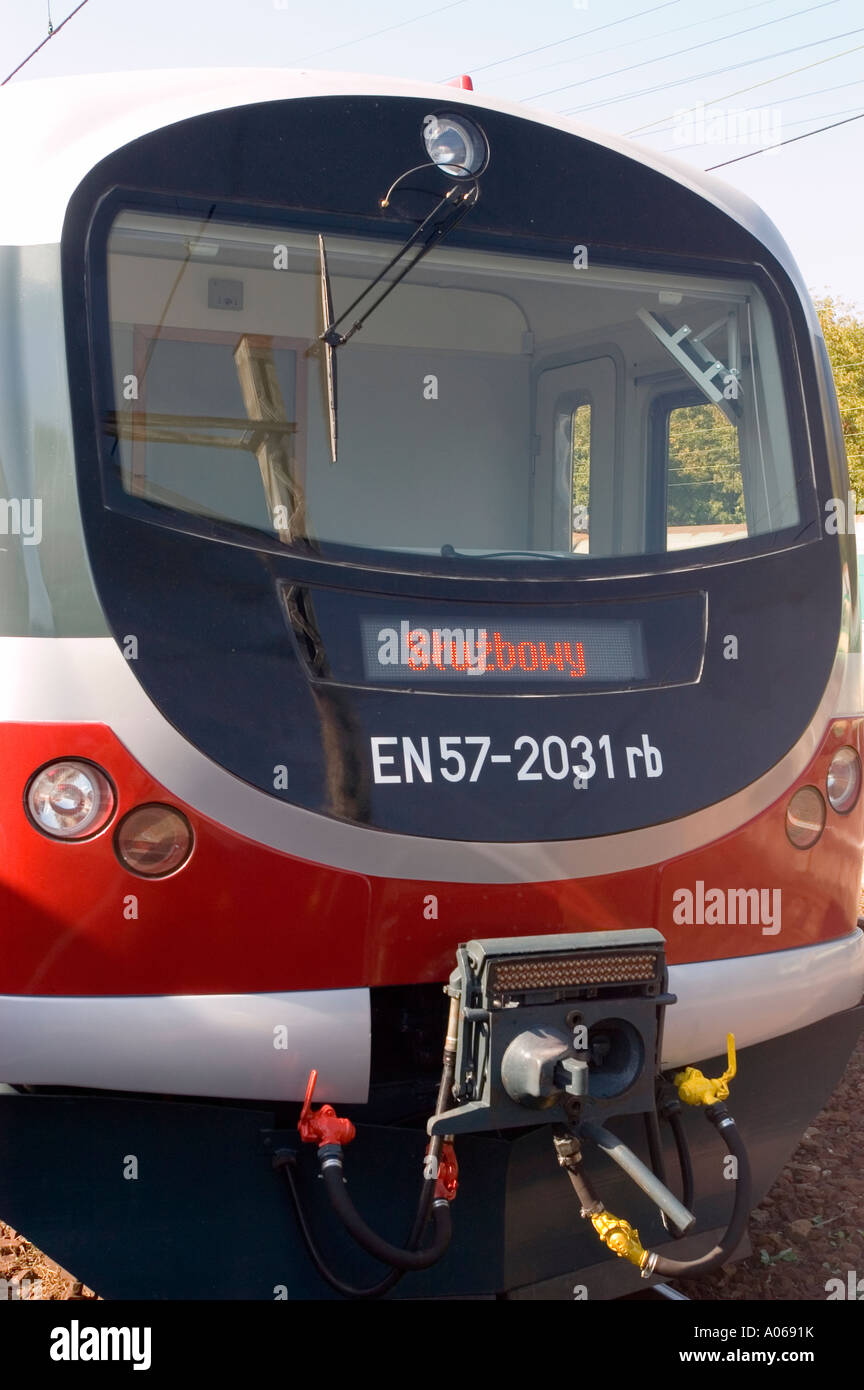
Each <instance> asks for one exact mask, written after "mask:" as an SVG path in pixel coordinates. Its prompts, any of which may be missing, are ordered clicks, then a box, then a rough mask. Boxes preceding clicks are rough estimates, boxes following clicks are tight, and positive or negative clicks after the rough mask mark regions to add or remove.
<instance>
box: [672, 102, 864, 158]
mask: <svg viewBox="0 0 864 1390" xmlns="http://www.w3.org/2000/svg"><path fill="white" fill-rule="evenodd" d="M859 105H860V103H859ZM770 109H771V108H770V107H767V106H762V107H755V108H754V109H753V110H752V111H749V112H747V115H748V117H749V116H756V115H758V114H760V113H761V112H762V111H769V110H770ZM857 110H858V106H844V107H843V109H842V111H823V112H821V113H820V114H819V115H815V114H814V115H812V116H802V117H801V119H800V121H785V122H783V123H782V124H783V126H784V129H786V130H793V129H794V128H795V126H796V125H807V123H808V122H809V121H827V120H829V119H830V117H831V116H845V115H847V114H848V112H850V111H857ZM715 119H718V120H723V119H724V117H722V116H719V117H716V118H715ZM779 124H780V122H778V125H779ZM763 133H764V132H763ZM778 133H779V132H778ZM809 133H811V134H812V132H809ZM729 143H730V141H728V140H688V141H687V144H686V145H670V146H668V147H667V148H666V149H662V150H658V151H657V153H658V154H676V153H677V151H678V150H696V149H701V148H702V146H703V145H726V144H729ZM781 143H782V142H781V141H780V140H775V142H774V144H773V145H771V146H766V148H770V149H772V150H776V149H777V147H778V146H779V145H780V144H781ZM753 153H754V154H756V153H757V151H756V150H754V151H753Z"/></svg>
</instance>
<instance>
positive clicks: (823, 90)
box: [651, 77, 864, 136]
mask: <svg viewBox="0 0 864 1390" xmlns="http://www.w3.org/2000/svg"><path fill="white" fill-rule="evenodd" d="M772 81H774V82H779V81H780V79H779V77H778V78H772ZM862 82H864V77H855V78H853V79H852V81H851V82H838V83H837V85H836V86H835V87H820V88H819V89H818V91H815V92H799V93H798V94H797V96H794V97H782V98H781V100H782V102H783V104H784V106H791V104H792V102H793V101H806V100H807V98H808V97H824V96H826V95H827V94H828V92H841V91H842V90H843V88H844V87H860V86H861V83H862ZM759 85H760V86H761V85H762V84H761V83H760V84H759ZM723 100H724V98H723V97H715V99H714V101H709V102H708V103H707V105H708V106H715V105H716V104H717V102H718V101H723ZM697 109H698V108H697V107H691V108H690V110H691V111H694V110H697ZM756 109H757V110H763V109H764V108H760V107H757V108H756ZM851 109H852V108H851V106H850V107H849V110H850V111H851ZM681 114H682V115H686V114H687V113H686V112H682V113H681ZM829 114H830V115H832V116H833V115H835V114H836V113H835V112H833V111H832V112H830V113H829ZM812 119H813V120H818V119H819V117H818V116H814V117H813V118H812ZM677 129H678V127H677V126H674V125H666V126H663V128H662V130H652V131H651V134H652V136H653V135H668V134H669V132H670V131H672V130H677Z"/></svg>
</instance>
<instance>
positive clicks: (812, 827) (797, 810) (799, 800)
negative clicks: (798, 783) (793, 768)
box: [786, 787, 825, 849]
mask: <svg viewBox="0 0 864 1390" xmlns="http://www.w3.org/2000/svg"><path fill="white" fill-rule="evenodd" d="M824 829H825V802H824V801H823V800H822V794H821V792H819V791H818V790H817V788H816V787H799V788H798V791H797V792H796V793H795V795H794V796H793V797H792V800H791V801H790V802H789V805H788V806H787V807H786V834H787V835H788V836H789V839H790V840H791V841H792V844H793V845H794V846H795V848H796V849H810V847H811V846H812V845H815V843H816V841H817V840H818V839H819V836H820V835H821V834H822V831H823V830H824Z"/></svg>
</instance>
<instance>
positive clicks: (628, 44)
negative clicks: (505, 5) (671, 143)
mask: <svg viewBox="0 0 864 1390" xmlns="http://www.w3.org/2000/svg"><path fill="white" fill-rule="evenodd" d="M779 3H780V0H759V4H758V5H742V6H740V8H739V9H737V10H726V11H724V12H723V13H722V14H714V15H707V16H706V17H705V18H703V19H697V20H694V21H693V23H692V24H676V25H675V27H674V28H673V29H661V31H660V33H659V34H640V36H639V37H638V38H636V39H625V40H624V42H623V43H615V44H612V46H611V48H595V49H593V50H592V52H591V53H580V54H579V58H578V60H577V59H576V58H556V59H555V61H554V63H540V64H538V66H537V67H533V68H522V69H520V71H519V72H512V73H508V75H507V78H508V80H510V79H512V78H514V77H530V76H531V73H532V72H548V71H549V69H550V68H562V67H566V66H567V65H568V64H570V63H575V62H577V61H579V62H581V61H582V60H583V59H585V58H603V57H605V55H606V54H607V53H619V52H620V51H621V49H622V48H632V47H633V45H634V43H641V44H646V43H652V42H653V41H654V39H665V38H666V37H667V36H668V35H669V34H685V33H686V32H687V30H688V29H701V28H702V26H703V25H705V24H716V23H717V21H718V20H723V19H732V17H733V16H734V15H736V14H743V13H744V11H745V10H746V11H747V12H748V14H752V13H753V11H754V10H764V9H765V7H766V5H777V4H779ZM583 37H584V36H583ZM502 61H504V60H503V59H502ZM475 71H476V69H475ZM492 80H493V81H502V80H503V79H500V78H498V79H496V78H493V79H492Z"/></svg>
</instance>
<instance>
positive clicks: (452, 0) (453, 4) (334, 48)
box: [297, 0, 469, 63]
mask: <svg viewBox="0 0 864 1390" xmlns="http://www.w3.org/2000/svg"><path fill="white" fill-rule="evenodd" d="M468 3H469V0H449V3H448V4H446V5H438V6H437V8H436V9H434V10H424V12H423V14H415V15H414V16H413V18H411V19H400V20H399V22H398V24H388V25H387V26H386V28H384V29H376V30H375V31H374V33H371V34H362V35H361V36H360V38H358V39H346V40H345V41H344V43H334V44H332V45H331V46H330V47H329V48H316V50H315V52H314V53H307V54H306V56H305V58H299V59H298V60H297V61H298V62H300V63H308V62H309V60H310V58H321V57H323V55H324V54H325V53H336V52H338V50H339V49H340V48H352V47H353V45H354V44H355V43H366V42H367V41H368V40H369V39H380V38H381V36H382V34H392V33H393V30H394V29H404V28H405V26H406V25H408V24H419V22H420V20H421V19H431V18H432V16H433V15H436V14H443V13H444V11H445V10H455V9H456V8H457V6H459V5H467V4H468Z"/></svg>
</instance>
